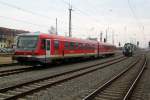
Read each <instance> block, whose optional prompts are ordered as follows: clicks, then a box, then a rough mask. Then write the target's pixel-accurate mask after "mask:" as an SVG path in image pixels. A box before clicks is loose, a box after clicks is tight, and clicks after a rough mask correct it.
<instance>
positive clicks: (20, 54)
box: [13, 34, 50, 64]
mask: <svg viewBox="0 0 150 100" xmlns="http://www.w3.org/2000/svg"><path fill="white" fill-rule="evenodd" d="M49 57H50V39H44V38H43V39H41V38H40V36H39V35H32V34H25V35H19V36H18V37H17V43H16V49H15V54H14V55H13V60H17V61H18V62H20V63H28V64H35V63H38V64H39V63H40V64H44V63H49V62H50V60H49V59H48V58H49Z"/></svg>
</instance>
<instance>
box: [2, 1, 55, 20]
mask: <svg viewBox="0 0 150 100" xmlns="http://www.w3.org/2000/svg"><path fill="white" fill-rule="evenodd" d="M0 4H2V5H6V6H8V7H11V8H14V9H17V10H20V11H23V12H26V13H30V14H32V15H35V16H39V17H43V18H46V19H48V20H54V19H55V18H52V17H49V16H46V15H42V14H40V13H37V12H33V11H31V10H28V9H24V8H21V7H19V6H16V5H13V4H10V3H6V2H4V1H0Z"/></svg>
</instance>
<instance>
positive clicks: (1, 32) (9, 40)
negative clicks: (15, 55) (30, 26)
mask: <svg viewBox="0 0 150 100" xmlns="http://www.w3.org/2000/svg"><path fill="white" fill-rule="evenodd" d="M28 32H29V31H24V30H16V29H9V28H4V27H0V48H12V47H13V44H14V42H15V37H16V35H17V34H21V33H28Z"/></svg>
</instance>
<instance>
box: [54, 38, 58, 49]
mask: <svg viewBox="0 0 150 100" xmlns="http://www.w3.org/2000/svg"><path fill="white" fill-rule="evenodd" d="M54 48H55V49H58V48H59V41H58V40H54Z"/></svg>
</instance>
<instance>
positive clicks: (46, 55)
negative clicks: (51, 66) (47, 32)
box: [45, 39, 51, 63]
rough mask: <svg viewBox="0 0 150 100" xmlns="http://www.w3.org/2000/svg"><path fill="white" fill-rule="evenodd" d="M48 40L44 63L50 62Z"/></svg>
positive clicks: (48, 41) (47, 41)
mask: <svg viewBox="0 0 150 100" xmlns="http://www.w3.org/2000/svg"><path fill="white" fill-rule="evenodd" d="M50 53H51V52H50V39H46V54H45V63H48V62H50V59H49V58H50Z"/></svg>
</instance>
